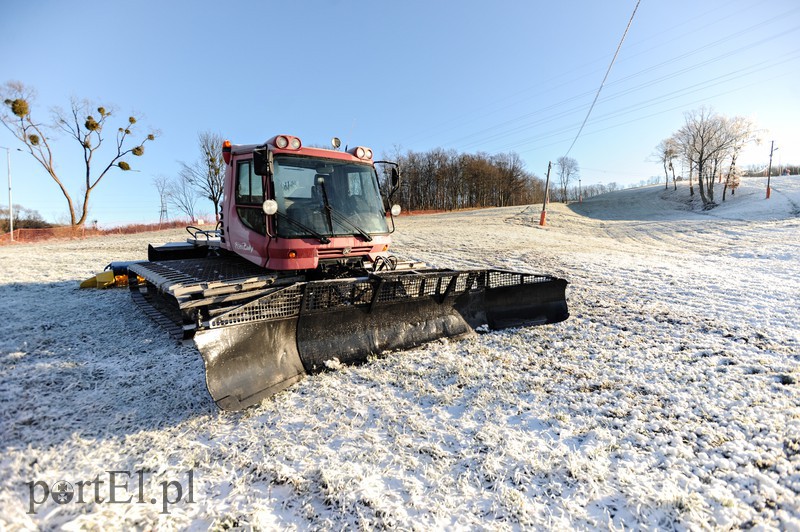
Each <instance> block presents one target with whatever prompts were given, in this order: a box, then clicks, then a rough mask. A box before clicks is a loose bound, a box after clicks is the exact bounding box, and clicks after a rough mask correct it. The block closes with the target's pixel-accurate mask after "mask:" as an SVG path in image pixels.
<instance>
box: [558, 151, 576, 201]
mask: <svg viewBox="0 0 800 532" xmlns="http://www.w3.org/2000/svg"><path fill="white" fill-rule="evenodd" d="M556 167H557V170H556V174H557V175H558V181H559V183H560V185H561V199H562V201H563V202H564V203H566V202H567V188H568V187H569V182H570V180H571V179H572V178H574V177H578V170H579V169H578V161H576V160H575V159H573V158H572V157H566V156H561V157H559V158H558V159H557V160H556Z"/></svg>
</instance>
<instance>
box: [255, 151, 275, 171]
mask: <svg viewBox="0 0 800 532" xmlns="http://www.w3.org/2000/svg"><path fill="white" fill-rule="evenodd" d="M253 172H254V173H255V174H256V175H272V152H271V151H270V150H269V149H267V147H266V146H264V147H263V148H256V149H255V150H253Z"/></svg>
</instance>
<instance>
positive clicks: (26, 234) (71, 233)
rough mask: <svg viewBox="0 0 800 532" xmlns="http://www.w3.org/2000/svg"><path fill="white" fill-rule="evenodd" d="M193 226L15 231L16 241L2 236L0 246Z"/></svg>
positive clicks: (177, 223)
mask: <svg viewBox="0 0 800 532" xmlns="http://www.w3.org/2000/svg"><path fill="white" fill-rule="evenodd" d="M187 225H191V224H190V223H189V222H186V221H184V220H178V221H173V222H165V223H161V224H132V225H125V226H121V227H114V228H112V229H98V228H94V227H85V226H80V227H72V226H68V225H67V226H58V227H48V228H46V229H14V239H13V240H12V239H11V233H4V234H0V246H5V245H9V244H26V243H30V242H42V241H44V240H56V239H58V240H73V239H81V238H87V237H93V236H103V235H132V234H135V233H145V232H148V231H160V230H161V229H173V228H176V227H186V226H187Z"/></svg>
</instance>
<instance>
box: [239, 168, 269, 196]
mask: <svg viewBox="0 0 800 532" xmlns="http://www.w3.org/2000/svg"><path fill="white" fill-rule="evenodd" d="M263 201H264V186H263V182H262V180H261V176H260V175H256V174H255V173H253V164H252V161H239V162H238V163H237V164H236V203H239V204H242V203H244V204H248V205H261V203H262V202H263Z"/></svg>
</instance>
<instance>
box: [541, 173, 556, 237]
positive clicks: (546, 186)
mask: <svg viewBox="0 0 800 532" xmlns="http://www.w3.org/2000/svg"><path fill="white" fill-rule="evenodd" d="M552 166H553V163H552V161H551V162H548V163H547V180H546V181H545V184H544V200H543V201H542V215H541V216H539V225H545V224H546V223H547V199H548V198H549V196H550V168H552Z"/></svg>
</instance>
